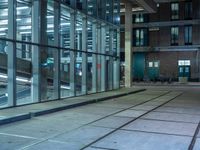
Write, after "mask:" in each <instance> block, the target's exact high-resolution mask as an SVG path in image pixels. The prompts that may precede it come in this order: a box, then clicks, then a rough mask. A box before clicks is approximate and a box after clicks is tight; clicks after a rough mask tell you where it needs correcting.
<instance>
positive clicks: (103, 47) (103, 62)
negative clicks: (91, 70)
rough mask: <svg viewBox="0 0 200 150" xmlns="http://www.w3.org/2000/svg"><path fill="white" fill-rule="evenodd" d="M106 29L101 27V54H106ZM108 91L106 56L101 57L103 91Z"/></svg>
mask: <svg viewBox="0 0 200 150" xmlns="http://www.w3.org/2000/svg"><path fill="white" fill-rule="evenodd" d="M105 37H106V28H105V26H102V27H101V53H102V54H105V51H106V40H105ZM105 90H106V56H104V55H101V91H105Z"/></svg>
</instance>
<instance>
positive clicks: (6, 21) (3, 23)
mask: <svg viewBox="0 0 200 150" xmlns="http://www.w3.org/2000/svg"><path fill="white" fill-rule="evenodd" d="M7 24H8V20H1V21H0V25H7Z"/></svg>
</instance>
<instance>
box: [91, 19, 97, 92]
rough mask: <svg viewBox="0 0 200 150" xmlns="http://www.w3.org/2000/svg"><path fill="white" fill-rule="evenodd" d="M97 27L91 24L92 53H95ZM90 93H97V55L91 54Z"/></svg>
mask: <svg viewBox="0 0 200 150" xmlns="http://www.w3.org/2000/svg"><path fill="white" fill-rule="evenodd" d="M96 31H97V25H96V23H93V24H92V51H93V52H97V37H96V36H97V32H96ZM92 92H97V55H96V54H92Z"/></svg>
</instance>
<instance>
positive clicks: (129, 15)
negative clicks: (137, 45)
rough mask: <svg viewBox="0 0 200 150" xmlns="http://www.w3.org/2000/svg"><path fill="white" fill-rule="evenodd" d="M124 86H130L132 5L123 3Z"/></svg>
mask: <svg viewBox="0 0 200 150" xmlns="http://www.w3.org/2000/svg"><path fill="white" fill-rule="evenodd" d="M125 86H126V87H131V86H132V5H131V3H126V4H125Z"/></svg>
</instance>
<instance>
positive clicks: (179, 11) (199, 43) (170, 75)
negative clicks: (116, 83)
mask: <svg viewBox="0 0 200 150" xmlns="http://www.w3.org/2000/svg"><path fill="white" fill-rule="evenodd" d="M124 22H125V18H124V15H121V24H122V28H121V51H122V53H123V50H124V42H123V41H124V37H125V35H124V29H123V24H124ZM132 24H133V25H132V29H133V31H132V32H133V33H132V52H133V56H132V57H133V62H132V63H133V67H132V73H133V80H137V81H142V80H144V81H145V80H161V81H162V80H174V81H178V79H179V77H188V78H189V81H200V40H199V39H200V1H199V0H185V1H184V0H183V1H178V0H177V1H171V2H159V1H158V3H157V11H156V13H150V14H148V13H143V12H140V11H138V12H134V13H133V18H132Z"/></svg>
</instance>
